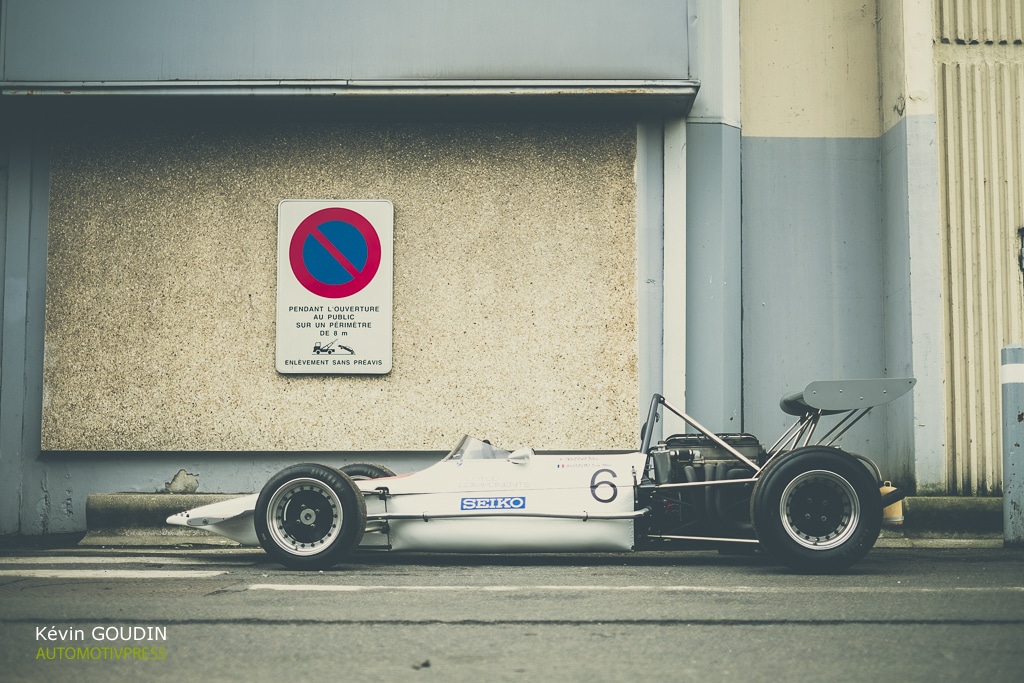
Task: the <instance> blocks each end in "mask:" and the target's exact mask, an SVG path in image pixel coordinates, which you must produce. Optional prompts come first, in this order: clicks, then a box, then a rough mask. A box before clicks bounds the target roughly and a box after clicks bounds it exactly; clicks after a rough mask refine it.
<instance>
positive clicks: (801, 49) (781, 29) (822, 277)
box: [740, 0, 910, 482]
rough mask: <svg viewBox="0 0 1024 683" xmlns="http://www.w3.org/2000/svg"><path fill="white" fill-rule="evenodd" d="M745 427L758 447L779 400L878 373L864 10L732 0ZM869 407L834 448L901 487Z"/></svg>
mask: <svg viewBox="0 0 1024 683" xmlns="http://www.w3.org/2000/svg"><path fill="white" fill-rule="evenodd" d="M740 10H741V12H740V35H741V66H742V69H741V74H742V117H743V137H742V140H741V149H742V157H743V163H742V183H743V185H742V187H743V251H742V253H743V377H744V401H743V404H744V418H745V419H744V427H745V428H746V429H747V430H749V431H752V432H754V433H756V434H759V435H762V438H763V439H768V438H769V436H770V435H772V434H779V433H781V431H782V429H783V428H784V426H785V425H786V424H787V423H788V421H789V420H790V419H791V418H789V417H788V416H785V415H784V414H783V413H782V412H781V411H780V410H779V408H778V400H779V398H780V397H781V396H782V395H783V394H784V393H787V392H790V391H799V390H801V389H803V387H804V386H805V385H806V384H807V383H808V382H810V381H812V380H816V379H840V378H844V377H850V378H857V377H872V376H883V375H886V374H890V373H889V372H888V370H887V368H886V367H885V363H884V350H883V348H884V347H883V340H884V339H885V329H884V322H885V316H884V297H885V292H884V290H883V279H884V278H883V267H882V262H883V260H884V246H883V236H884V230H883V216H882V209H881V206H882V178H881V171H880V155H881V152H880V140H879V138H880V135H881V129H880V117H879V112H878V93H879V83H878V61H877V35H876V24H875V17H876V14H875V3H873V2H871V3H865V2H862V1H860V0H857V1H853V0H840V1H837V2H828V3H819V2H801V1H797V0H776V1H774V2H758V3H742V4H741V7H740ZM886 432H887V426H886V412H885V411H884V410H881V411H874V412H873V413H872V415H871V416H870V417H869V418H867V420H866V421H864V422H862V423H861V424H859V425H858V427H857V428H856V430H854V431H853V432H851V434H850V435H849V436H848V437H846V438H844V442H843V445H844V447H846V448H849V449H851V450H854V451H859V452H863V453H865V454H866V455H870V456H871V457H874V458H876V459H877V460H878V461H879V463H880V464H881V465H882V467H883V471H885V472H886V473H887V476H894V477H895V478H896V479H898V480H902V481H904V482H906V481H907V480H908V479H909V478H910V477H909V468H908V467H906V466H905V465H904V463H903V460H906V459H907V458H909V455H908V454H902V455H897V454H892V453H890V449H889V448H888V439H887V433H886Z"/></svg>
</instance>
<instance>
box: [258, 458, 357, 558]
mask: <svg viewBox="0 0 1024 683" xmlns="http://www.w3.org/2000/svg"><path fill="white" fill-rule="evenodd" d="M253 521H254V522H255V525H256V536H257V538H258V539H259V541H260V545H261V546H263V549H264V550H266V551H267V554H268V555H270V556H271V557H273V558H274V559H275V560H277V561H278V562H280V563H281V564H283V565H284V566H286V567H289V568H290V569H327V568H328V567H331V566H333V565H335V564H337V563H338V562H340V561H341V559H342V558H343V557H344V556H345V555H346V554H347V553H348V552H349V551H350V550H352V548H354V547H355V546H356V545H358V544H359V541H360V540H361V539H362V537H363V530H364V528H365V526H366V502H365V501H364V500H363V494H362V493H361V492H360V491H359V489H358V488H357V487H356V485H355V483H353V481H352V479H351V478H349V476H348V475H347V474H344V473H343V472H339V471H338V470H336V469H333V468H330V467H325V466H323V465H311V464H303V465H292V466H291V467H288V468H285V469H283V470H281V471H280V472H278V473H277V474H275V475H274V476H273V477H271V478H270V480H269V481H268V482H267V483H266V484H265V485H264V486H263V489H262V490H261V491H260V495H259V498H258V499H257V500H256V510H255V512H254V519H253Z"/></svg>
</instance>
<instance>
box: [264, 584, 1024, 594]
mask: <svg viewBox="0 0 1024 683" xmlns="http://www.w3.org/2000/svg"><path fill="white" fill-rule="evenodd" d="M249 590H271V591H309V592H325V593H358V592H363V591H367V592H369V591H376V592H409V593H431V592H436V593H457V592H458V593H466V592H480V593H515V592H557V593H573V592H577V593H578V592H634V593H635V592H658V593H661V592H677V593H756V594H762V595H763V594H801V595H802V594H807V593H823V594H825V593H827V594H835V593H890V594H894V593H949V592H956V593H999V592H1004V591H1010V592H1024V586H990V587H978V586H968V587H943V588H916V587H912V586H847V587H838V588H836V587H831V588H830V587H827V586H820V587H815V586H810V587H809V586H788V587H787V586H378V585H352V584H333V585H321V584H284V583H256V584H252V585H250V586H249Z"/></svg>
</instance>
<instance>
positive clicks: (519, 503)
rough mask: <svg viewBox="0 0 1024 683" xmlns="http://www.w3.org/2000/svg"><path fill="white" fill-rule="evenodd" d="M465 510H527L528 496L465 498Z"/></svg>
mask: <svg viewBox="0 0 1024 683" xmlns="http://www.w3.org/2000/svg"><path fill="white" fill-rule="evenodd" d="M462 509H463V510H525V509H526V496H495V497H493V498H463V499H462Z"/></svg>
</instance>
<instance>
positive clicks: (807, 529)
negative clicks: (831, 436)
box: [750, 446, 882, 573]
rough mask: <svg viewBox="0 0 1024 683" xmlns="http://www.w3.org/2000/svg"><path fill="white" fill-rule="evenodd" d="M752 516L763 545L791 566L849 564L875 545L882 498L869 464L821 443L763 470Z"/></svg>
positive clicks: (812, 568)
mask: <svg viewBox="0 0 1024 683" xmlns="http://www.w3.org/2000/svg"><path fill="white" fill-rule="evenodd" d="M750 517H751V521H752V522H753V524H754V531H755V532H756V534H757V538H758V540H759V541H760V542H761V545H762V547H764V549H765V550H766V551H768V553H769V554H770V555H772V556H773V557H774V558H775V559H777V560H779V561H780V562H782V563H783V564H785V565H787V566H788V567H790V568H791V569H795V570H797V571H804V572H821V573H830V572H838V571H842V570H844V569H847V568H848V567H850V566H851V565H853V564H854V563H855V562H857V561H858V560H860V559H861V558H863V557H864V556H865V555H866V554H867V553H868V551H869V550H871V548H872V547H873V546H874V544H875V540H876V539H877V538H878V533H879V531H880V530H881V528H882V500H881V494H880V493H879V490H878V485H877V483H876V482H875V481H874V479H873V478H872V477H871V475H870V474H869V473H868V471H867V469H866V468H865V467H864V466H863V465H862V464H861V463H860V462H858V461H857V460H856V459H854V458H852V457H850V456H849V455H847V454H846V453H844V452H842V451H840V450H838V449H835V448H828V447H824V446H812V447H809V448H801V449H798V450H795V451H793V452H791V453H788V454H786V455H783V456H781V457H780V458H779V459H778V460H776V461H774V462H771V463H769V464H768V466H767V467H766V468H765V469H764V471H762V472H761V476H760V477H759V479H758V481H757V484H756V485H755V486H754V492H753V495H752V496H751V502H750Z"/></svg>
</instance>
